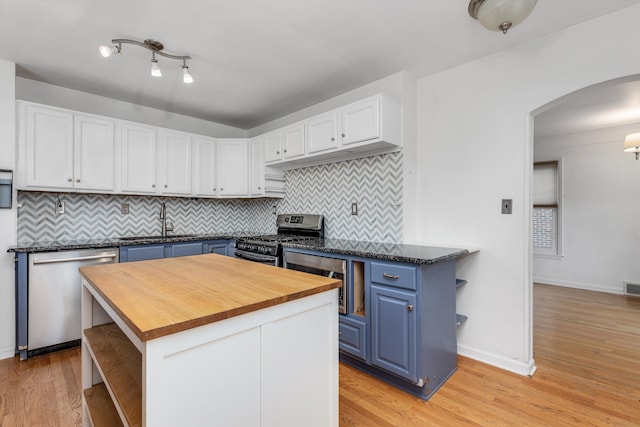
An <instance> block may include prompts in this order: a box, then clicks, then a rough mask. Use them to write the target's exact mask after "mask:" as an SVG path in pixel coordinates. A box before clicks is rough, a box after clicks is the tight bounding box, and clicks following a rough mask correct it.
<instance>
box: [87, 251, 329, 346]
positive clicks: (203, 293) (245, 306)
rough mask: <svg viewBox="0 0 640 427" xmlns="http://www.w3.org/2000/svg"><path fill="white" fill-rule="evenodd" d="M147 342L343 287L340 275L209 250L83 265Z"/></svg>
mask: <svg viewBox="0 0 640 427" xmlns="http://www.w3.org/2000/svg"><path fill="white" fill-rule="evenodd" d="M80 274H81V275H82V276H83V277H84V278H85V279H86V280H87V281H88V282H89V283H91V285H92V286H93V287H94V289H95V290H96V291H97V292H98V293H99V294H100V295H101V296H102V297H103V298H104V299H105V301H106V302H107V304H109V306H110V307H111V308H112V309H113V310H114V311H115V312H116V313H118V315H119V316H120V317H121V318H122V320H123V321H124V322H125V323H126V324H127V325H128V326H129V327H130V328H131V330H132V332H133V333H135V335H136V336H137V337H138V338H139V339H140V340H141V341H147V340H150V339H154V338H158V337H162V336H165V335H169V334H173V333H176V332H180V331H184V330H187V329H191V328H194V327H197V326H202V325H206V324H209V323H212V322H216V321H220V320H223V319H228V318H230V317H234V316H238V315H241V314H245V313H249V312H252V311H256V310H261V309H263V308H267V307H271V306H274V305H278V304H282V303H285V302H287V301H293V300H296V299H299V298H303V297H306V296H310V295H314V294H317V293H320V292H325V291H328V290H331V289H335V288H338V287H339V286H340V284H341V282H340V281H338V280H336V279H330V278H326V277H322V276H317V275H311V274H306V273H300V272H298V271H295V270H287V269H284V268H277V267H271V266H266V265H262V264H260V263H257V262H249V261H244V260H240V259H237V258H230V257H227V256H223V255H217V254H206V255H197V256H189V257H180V258H165V259H160V260H152V261H139V262H131V263H122V264H103V265H94V266H88V267H82V268H80Z"/></svg>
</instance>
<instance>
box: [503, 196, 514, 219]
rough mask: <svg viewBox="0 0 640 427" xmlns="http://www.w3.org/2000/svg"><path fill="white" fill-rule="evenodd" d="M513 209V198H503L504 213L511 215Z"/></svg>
mask: <svg viewBox="0 0 640 427" xmlns="http://www.w3.org/2000/svg"><path fill="white" fill-rule="evenodd" d="M512 209H513V199H502V214H503V215H511V211H512Z"/></svg>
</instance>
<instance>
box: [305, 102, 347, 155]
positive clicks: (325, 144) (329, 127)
mask: <svg viewBox="0 0 640 427" xmlns="http://www.w3.org/2000/svg"><path fill="white" fill-rule="evenodd" d="M339 119H340V116H339V115H338V110H333V111H329V112H328V113H324V114H320V115H318V116H315V117H312V118H310V119H309V120H307V122H306V132H307V153H309V154H313V153H318V152H320V151H325V150H331V149H332V148H336V147H337V146H338V126H339Z"/></svg>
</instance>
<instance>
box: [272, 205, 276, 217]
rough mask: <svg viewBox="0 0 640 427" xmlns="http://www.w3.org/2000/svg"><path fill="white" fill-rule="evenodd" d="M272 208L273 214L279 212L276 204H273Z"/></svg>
mask: <svg viewBox="0 0 640 427" xmlns="http://www.w3.org/2000/svg"><path fill="white" fill-rule="evenodd" d="M272 209H273V214H274V215H275V214H276V213H277V212H276V205H273V206H272Z"/></svg>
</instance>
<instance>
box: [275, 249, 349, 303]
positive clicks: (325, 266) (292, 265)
mask: <svg viewBox="0 0 640 427" xmlns="http://www.w3.org/2000/svg"><path fill="white" fill-rule="evenodd" d="M284 268H288V269H291V270H298V271H304V272H305V273H310V274H317V275H319V276H325V277H330V278H332V279H338V280H340V281H342V286H341V287H340V288H338V313H342V314H344V313H346V312H347V298H348V293H347V261H345V260H343V259H339V258H329V257H324V256H317V255H308V254H301V253H298V252H285V253H284Z"/></svg>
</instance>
